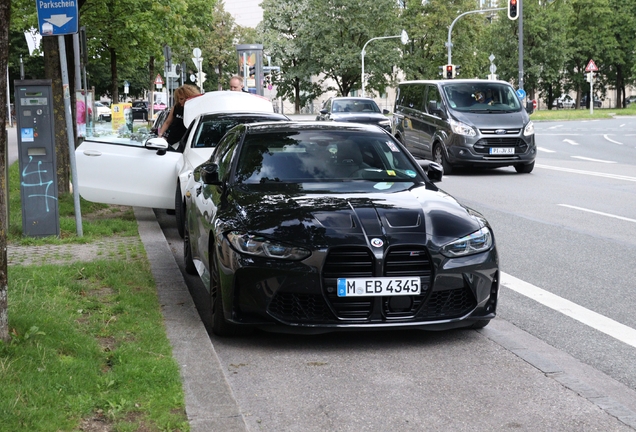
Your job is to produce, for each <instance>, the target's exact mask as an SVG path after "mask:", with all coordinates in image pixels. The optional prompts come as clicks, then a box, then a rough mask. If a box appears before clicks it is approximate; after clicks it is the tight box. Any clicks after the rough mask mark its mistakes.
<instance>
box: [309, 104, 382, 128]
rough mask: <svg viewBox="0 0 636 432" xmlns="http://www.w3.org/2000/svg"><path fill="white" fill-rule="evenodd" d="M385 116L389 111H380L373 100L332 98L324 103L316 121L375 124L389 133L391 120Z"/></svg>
mask: <svg viewBox="0 0 636 432" xmlns="http://www.w3.org/2000/svg"><path fill="white" fill-rule="evenodd" d="M387 114H389V110H386V109H385V110H380V107H378V104H376V103H375V101H373V99H369V98H362V97H333V98H330V99H327V100H326V101H325V103H324V104H323V106H322V109H321V110H320V114H319V115H318V116H316V120H318V121H335V122H350V123H351V122H353V123H367V124H375V125H378V126H380V127H381V128H383V129H386V130H388V131H391V120H390V119H389V118H388V117H387V116H386V115H387Z"/></svg>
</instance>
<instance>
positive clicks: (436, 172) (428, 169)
mask: <svg viewBox="0 0 636 432" xmlns="http://www.w3.org/2000/svg"><path fill="white" fill-rule="evenodd" d="M417 163H418V165H419V166H421V167H422V169H423V170H424V172H425V173H426V176H427V177H428V179H429V180H430V181H432V182H433V183H437V182H441V181H442V176H443V175H444V167H442V166H441V165H440V164H438V163H437V162H433V161H430V160H425V159H418V160H417Z"/></svg>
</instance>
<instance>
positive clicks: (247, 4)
mask: <svg viewBox="0 0 636 432" xmlns="http://www.w3.org/2000/svg"><path fill="white" fill-rule="evenodd" d="M261 1H262V0H225V2H224V4H225V10H226V11H228V12H229V13H231V14H232V16H233V17H234V19H235V20H236V23H237V24H238V25H241V26H243V27H256V25H257V24H258V23H259V22H261V20H262V19H263V10H262V9H261V7H260V6H259V4H260V3H261Z"/></svg>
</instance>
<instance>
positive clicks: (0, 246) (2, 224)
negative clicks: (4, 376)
mask: <svg viewBox="0 0 636 432" xmlns="http://www.w3.org/2000/svg"><path fill="white" fill-rule="evenodd" d="M10 18H11V0H0V21H1V22H3V23H4V24H3V25H2V27H0V71H1V72H0V101H2V103H0V105H1V106H0V340H1V341H4V342H9V307H8V297H7V292H8V277H7V267H8V260H7V232H8V227H9V221H8V220H7V219H8V218H7V216H8V210H7V202H8V201H9V185H8V184H7V181H6V179H7V171H6V165H7V157H8V155H7V154H6V149H7V148H8V146H7V144H8V143H7V139H8V137H7V105H6V103H5V101H7V100H9V95H8V94H7V74H6V70H7V62H8V60H9V19H10Z"/></svg>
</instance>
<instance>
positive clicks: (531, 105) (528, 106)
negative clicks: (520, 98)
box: [526, 101, 534, 114]
mask: <svg viewBox="0 0 636 432" xmlns="http://www.w3.org/2000/svg"><path fill="white" fill-rule="evenodd" d="M526 111H527V112H528V114H532V113H533V112H534V102H533V101H527V102H526Z"/></svg>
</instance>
